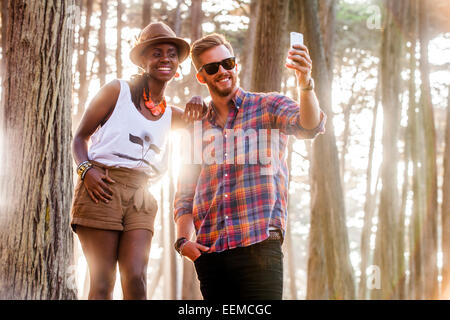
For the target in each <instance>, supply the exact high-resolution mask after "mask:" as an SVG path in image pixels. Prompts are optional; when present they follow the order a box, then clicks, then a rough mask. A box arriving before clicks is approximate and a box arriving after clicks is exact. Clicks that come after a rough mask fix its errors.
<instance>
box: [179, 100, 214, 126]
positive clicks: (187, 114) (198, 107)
mask: <svg viewBox="0 0 450 320" xmlns="http://www.w3.org/2000/svg"><path fill="white" fill-rule="evenodd" d="M207 110H208V107H207V106H206V104H205V103H204V102H203V98H202V97H201V96H194V97H192V98H191V100H189V102H188V103H186V108H185V109H184V111H183V109H181V108H178V107H172V129H179V128H185V127H187V126H188V125H189V124H190V123H191V122H193V121H195V120H200V119H202V118H203V116H204V115H205V114H206V111H207Z"/></svg>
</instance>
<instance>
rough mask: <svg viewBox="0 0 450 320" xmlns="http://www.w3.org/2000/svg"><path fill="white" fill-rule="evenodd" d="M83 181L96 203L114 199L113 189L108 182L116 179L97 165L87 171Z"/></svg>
mask: <svg viewBox="0 0 450 320" xmlns="http://www.w3.org/2000/svg"><path fill="white" fill-rule="evenodd" d="M83 182H84V186H85V187H86V190H87V192H88V194H89V196H90V197H91V199H92V201H94V202H95V203H98V201H99V200H102V201H103V202H105V203H108V202H109V200H112V195H113V191H112V190H111V188H110V187H109V186H108V183H115V181H114V180H113V179H111V178H110V177H109V176H108V172H106V173H102V172H100V171H99V170H97V169H96V168H95V167H94V168H91V169H89V170H88V171H87V172H86V175H85V176H84V180H83Z"/></svg>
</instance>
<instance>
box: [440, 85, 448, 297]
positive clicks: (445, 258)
mask: <svg viewBox="0 0 450 320" xmlns="http://www.w3.org/2000/svg"><path fill="white" fill-rule="evenodd" d="M441 215H442V253H443V262H442V298H444V299H448V297H450V286H449V284H450V85H449V87H448V95H447V123H446V128H445V151H444V182H443V185H442V210H441Z"/></svg>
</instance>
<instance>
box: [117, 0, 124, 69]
mask: <svg viewBox="0 0 450 320" xmlns="http://www.w3.org/2000/svg"><path fill="white" fill-rule="evenodd" d="M122 14H123V4H122V0H117V48H116V70H117V78H122V28H123V21H122Z"/></svg>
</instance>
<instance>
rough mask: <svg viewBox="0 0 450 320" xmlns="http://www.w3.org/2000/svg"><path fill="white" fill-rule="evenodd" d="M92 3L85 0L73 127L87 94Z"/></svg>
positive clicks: (83, 106)
mask: <svg viewBox="0 0 450 320" xmlns="http://www.w3.org/2000/svg"><path fill="white" fill-rule="evenodd" d="M93 3H94V0H86V25H85V26H84V29H83V31H82V36H81V38H82V39H83V45H82V50H80V51H81V52H80V51H79V56H78V60H77V67H78V73H79V84H80V87H79V89H78V108H77V111H76V113H75V114H73V115H72V128H73V129H75V128H76V127H78V124H79V122H80V120H81V117H82V116H83V113H84V110H85V104H86V100H87V96H88V87H89V81H88V79H87V56H88V52H89V34H90V31H91V16H92V6H93ZM80 32H81V31H80ZM80 42H81V40H80ZM73 131H75V130H73Z"/></svg>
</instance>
